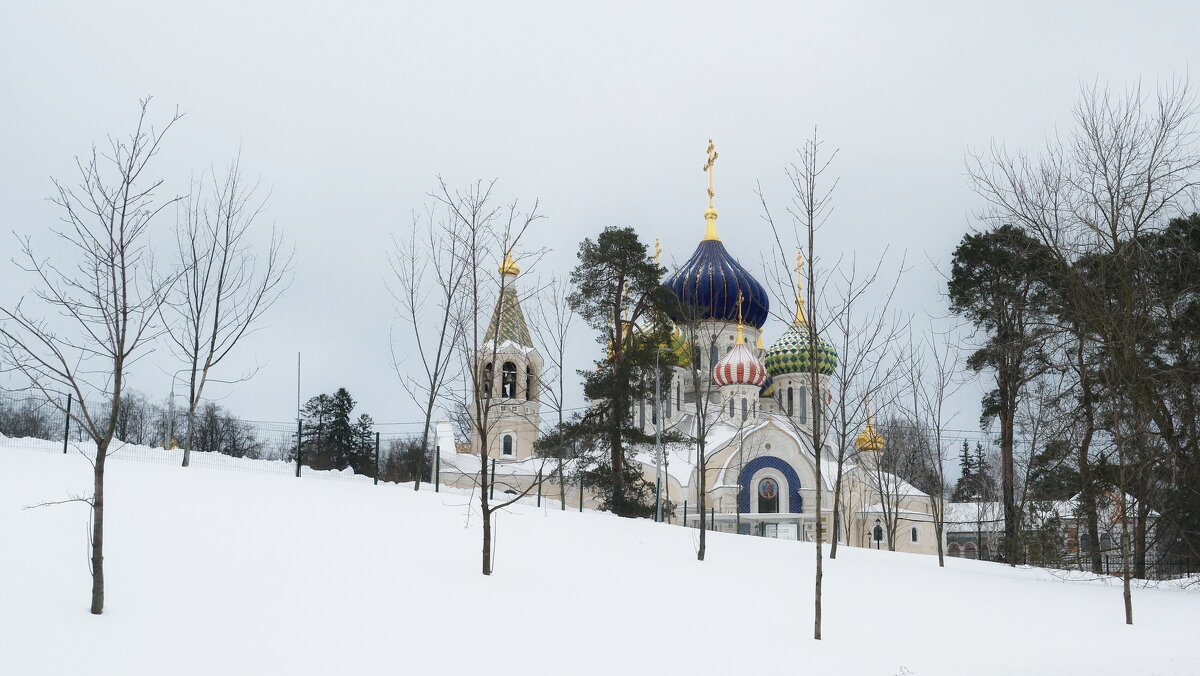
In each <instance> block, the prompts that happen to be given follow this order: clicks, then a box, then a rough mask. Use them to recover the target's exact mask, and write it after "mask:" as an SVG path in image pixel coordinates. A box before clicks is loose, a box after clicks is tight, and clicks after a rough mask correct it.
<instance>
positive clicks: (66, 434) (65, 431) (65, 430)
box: [63, 394, 71, 455]
mask: <svg viewBox="0 0 1200 676" xmlns="http://www.w3.org/2000/svg"><path fill="white" fill-rule="evenodd" d="M70 438H71V395H69V394H68V395H67V424H66V426H65V427H63V455H66V454H67V440H68V439H70Z"/></svg>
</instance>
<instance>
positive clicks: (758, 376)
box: [713, 343, 767, 387]
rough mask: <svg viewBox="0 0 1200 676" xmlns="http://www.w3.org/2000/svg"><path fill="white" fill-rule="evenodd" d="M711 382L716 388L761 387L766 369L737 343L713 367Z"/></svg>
mask: <svg viewBox="0 0 1200 676" xmlns="http://www.w3.org/2000/svg"><path fill="white" fill-rule="evenodd" d="M713 382H715V383H716V384H717V386H718V387H725V386H726V385H753V386H754V387H762V385H763V383H765V382H767V367H766V366H764V365H763V363H762V361H761V360H759V358H758V357H755V356H754V355H753V354H752V353H751V352H750V350H749V349H748V348H747V347H746V344H745V343H738V344H737V345H734V346H733V349H732V350H730V351H729V354H727V355H725V357H724V358H723V359H721V361H719V362H717V365H716V366H714V367H713Z"/></svg>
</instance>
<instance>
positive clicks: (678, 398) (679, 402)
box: [675, 383, 683, 411]
mask: <svg viewBox="0 0 1200 676" xmlns="http://www.w3.org/2000/svg"><path fill="white" fill-rule="evenodd" d="M682 392H683V385H681V384H679V383H675V410H676V411H679V410H682V409H681V408H680V407H681V406H683V394H682Z"/></svg>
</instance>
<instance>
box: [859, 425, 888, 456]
mask: <svg viewBox="0 0 1200 676" xmlns="http://www.w3.org/2000/svg"><path fill="white" fill-rule="evenodd" d="M854 447H855V448H857V449H858V450H860V451H882V450H883V435H882V434H880V433H879V432H877V431H876V430H875V425H874V424H872V423H871V421H870V419H868V420H867V425H866V427H864V428H863V431H862V432H859V433H858V436H857V437H854Z"/></svg>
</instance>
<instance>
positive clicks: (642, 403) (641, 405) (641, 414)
mask: <svg viewBox="0 0 1200 676" xmlns="http://www.w3.org/2000/svg"><path fill="white" fill-rule="evenodd" d="M638 427H642V428H644V427H646V400H645V399H639V400H638Z"/></svg>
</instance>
